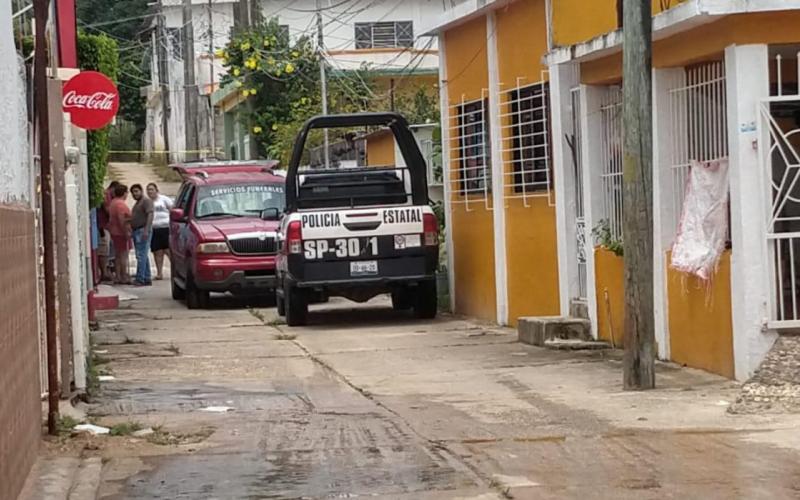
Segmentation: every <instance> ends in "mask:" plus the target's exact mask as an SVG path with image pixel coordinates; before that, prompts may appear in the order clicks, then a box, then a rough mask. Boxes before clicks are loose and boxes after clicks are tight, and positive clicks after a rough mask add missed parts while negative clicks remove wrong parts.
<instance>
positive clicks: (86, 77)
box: [61, 71, 119, 130]
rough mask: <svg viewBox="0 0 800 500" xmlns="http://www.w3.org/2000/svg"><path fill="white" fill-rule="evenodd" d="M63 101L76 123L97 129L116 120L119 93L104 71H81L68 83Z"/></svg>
mask: <svg viewBox="0 0 800 500" xmlns="http://www.w3.org/2000/svg"><path fill="white" fill-rule="evenodd" d="M61 102H62V107H63V109H64V112H65V113H69V114H70V119H71V120H72V123H73V124H74V125H75V126H78V127H80V128H82V129H86V130H96V129H99V128H103V127H105V126H106V125H108V124H109V123H111V120H113V119H114V115H116V114H117V110H118V109H119V92H118V91H117V87H116V85H114V82H112V81H111V80H110V79H109V78H108V77H107V76H106V75H104V74H103V73H98V72H97V71H81V72H80V73H78V74H77V75H75V76H73V77H72V78H71V79H70V80H69V81H68V82H67V83H65V84H64V98H63V100H62V101H61Z"/></svg>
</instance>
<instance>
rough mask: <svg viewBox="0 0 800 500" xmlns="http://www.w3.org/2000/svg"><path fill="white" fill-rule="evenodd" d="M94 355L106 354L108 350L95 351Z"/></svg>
mask: <svg viewBox="0 0 800 500" xmlns="http://www.w3.org/2000/svg"><path fill="white" fill-rule="evenodd" d="M94 353H95V354H108V349H102V350H99V349H95V350H94Z"/></svg>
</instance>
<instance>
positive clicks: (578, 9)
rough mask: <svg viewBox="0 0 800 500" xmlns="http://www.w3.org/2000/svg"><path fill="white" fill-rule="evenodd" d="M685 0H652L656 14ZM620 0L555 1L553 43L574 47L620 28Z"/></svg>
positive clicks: (654, 13)
mask: <svg viewBox="0 0 800 500" xmlns="http://www.w3.org/2000/svg"><path fill="white" fill-rule="evenodd" d="M684 1H686V0H652V2H651V4H652V9H653V15H656V14H658V13H660V12H661V11H662V10H665V9H663V8H662V5H663V6H664V7H667V8H669V7H675V6H676V5H678V4H680V3H682V2H684ZM617 27H618V26H617V0H553V43H554V44H555V45H556V46H567V45H573V44H576V43H580V42H585V41H587V40H591V39H592V38H594V37H597V36H600V35H604V34H606V33H608V32H609V31H614V30H616V29H617Z"/></svg>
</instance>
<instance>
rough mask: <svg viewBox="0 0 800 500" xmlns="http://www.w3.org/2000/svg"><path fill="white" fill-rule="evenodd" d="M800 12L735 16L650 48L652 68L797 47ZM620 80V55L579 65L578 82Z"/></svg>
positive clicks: (662, 41)
mask: <svg viewBox="0 0 800 500" xmlns="http://www.w3.org/2000/svg"><path fill="white" fill-rule="evenodd" d="M798 25H800V11H797V10H793V11H783V12H764V13H750V14H736V15H732V16H728V17H725V18H722V19H720V20H719V21H715V22H713V23H709V24H707V25H704V26H700V27H698V28H695V29H692V30H689V31H685V32H683V33H678V34H676V35H674V36H672V37H669V38H665V39H663V40H658V41H656V42H655V43H654V44H653V66H655V67H656V68H669V67H675V66H685V65H687V64H692V63H695V62H700V61H709V60H717V59H721V58H722V55H723V53H724V51H725V47H727V46H729V45H732V44H740V45H742V44H749V43H775V44H779V43H797V42H799V41H800V31H798V30H797V28H796V27H797V26H798ZM621 77H622V54H621V53H620V52H618V53H616V54H612V55H610V56H607V57H603V58H600V59H596V60H593V61H587V62H585V63H583V64H581V81H582V82H583V83H586V84H604V83H608V82H610V81H617V80H619V79H620V78H621Z"/></svg>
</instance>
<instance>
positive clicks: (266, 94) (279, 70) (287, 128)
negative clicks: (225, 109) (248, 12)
mask: <svg viewBox="0 0 800 500" xmlns="http://www.w3.org/2000/svg"><path fill="white" fill-rule="evenodd" d="M217 55H218V56H220V57H222V60H223V64H224V66H225V67H226V68H227V70H228V74H227V75H226V76H225V78H224V79H223V82H222V83H223V85H225V84H232V85H234V87H236V88H237V89H238V90H237V91H238V92H240V94H241V96H242V97H245V98H247V99H248V108H247V109H248V111H247V112H245V113H243V118H244V122H245V123H244V125H245V126H246V128H247V130H248V131H249V133H250V134H251V135H252V136H253V137H255V138H256V139H257V140H258V143H259V149H260V151H259V152H260V153H261V154H262V155H265V156H268V157H274V158H283V157H284V155H285V154H286V153H285V151H284V150H283V148H284V146H285V145H286V144H287V140H288V138H289V137H290V136H291V137H293V136H294V133H295V132H296V129H295V126H294V125H296V123H297V122H298V121H299V120H302V119H304V118H305V117H307V116H310V115H311V114H314V112H315V111H316V110H317V109H319V107H320V105H319V85H318V81H319V79H318V76H315V75H316V73H317V68H318V59H317V54H316V53H315V51H314V48H313V46H312V45H311V42H310V40H309V39H308V38H305V37H303V38H300V39H298V40H296V41H295V42H294V43H292V42H291V40H290V39H289V37H288V36H287V34H286V32H285V31H284V30H282V29H281V28H280V26H279V25H278V21H277V20H276V19H271V20H269V21H266V22H264V23H261V24H259V25H257V26H254V27H252V28H250V29H249V30H244V31H240V32H238V33H237V34H235V35H234V36H233V38H231V40H230V42H229V43H228V45H227V46H226V47H225V48H224V49H221V50H220V51H219V52H218V53H217Z"/></svg>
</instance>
